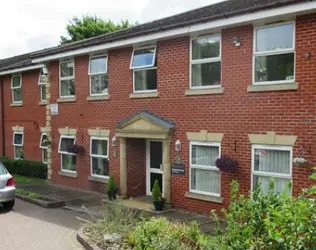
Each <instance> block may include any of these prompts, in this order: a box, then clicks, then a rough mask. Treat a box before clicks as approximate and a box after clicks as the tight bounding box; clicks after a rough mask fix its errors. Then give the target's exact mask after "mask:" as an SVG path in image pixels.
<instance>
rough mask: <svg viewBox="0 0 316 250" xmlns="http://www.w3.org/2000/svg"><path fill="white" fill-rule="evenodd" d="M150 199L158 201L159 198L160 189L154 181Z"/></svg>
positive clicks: (156, 181)
mask: <svg viewBox="0 0 316 250" xmlns="http://www.w3.org/2000/svg"><path fill="white" fill-rule="evenodd" d="M152 197H153V200H154V201H158V200H159V199H160V197H161V189H160V187H159V183H158V180H157V179H156V180H155V182H154V187H153V190H152Z"/></svg>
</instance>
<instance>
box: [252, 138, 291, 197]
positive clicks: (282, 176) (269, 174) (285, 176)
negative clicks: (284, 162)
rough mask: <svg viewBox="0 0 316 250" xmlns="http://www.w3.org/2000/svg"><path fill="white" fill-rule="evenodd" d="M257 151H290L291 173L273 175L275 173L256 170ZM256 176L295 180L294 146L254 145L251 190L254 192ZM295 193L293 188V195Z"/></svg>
mask: <svg viewBox="0 0 316 250" xmlns="http://www.w3.org/2000/svg"><path fill="white" fill-rule="evenodd" d="M256 149H267V150H277V151H289V152H290V173H289V174H282V173H273V172H263V171H256V170H255V157H254V156H255V150H256ZM254 175H255V176H263V177H275V178H279V179H287V180H290V181H292V180H293V147H292V146H270V145H259V144H252V145H251V190H253V184H254V182H253V181H254V180H253V179H254V178H253V177H254ZM292 192H293V188H291V194H292Z"/></svg>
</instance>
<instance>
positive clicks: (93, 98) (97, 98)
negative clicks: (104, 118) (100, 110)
mask: <svg viewBox="0 0 316 250" xmlns="http://www.w3.org/2000/svg"><path fill="white" fill-rule="evenodd" d="M109 99H110V96H108V95H101V96H88V97H87V98H86V100H87V101H88V102H94V101H105V100H109Z"/></svg>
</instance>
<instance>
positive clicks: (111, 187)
mask: <svg viewBox="0 0 316 250" xmlns="http://www.w3.org/2000/svg"><path fill="white" fill-rule="evenodd" d="M106 191H107V192H116V191H117V185H116V183H115V180H114V177H113V176H110V178H109V181H108V184H107V186H106Z"/></svg>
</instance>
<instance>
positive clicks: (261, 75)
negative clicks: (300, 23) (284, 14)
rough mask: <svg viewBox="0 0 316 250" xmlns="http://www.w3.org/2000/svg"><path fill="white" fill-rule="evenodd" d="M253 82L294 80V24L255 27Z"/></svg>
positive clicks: (287, 81) (285, 81) (288, 81)
mask: <svg viewBox="0 0 316 250" xmlns="http://www.w3.org/2000/svg"><path fill="white" fill-rule="evenodd" d="M254 33H255V34H254V39H255V41H254V76H253V77H254V79H253V81H254V84H274V83H276V84H278V83H293V82H294V81H295V65H294V64H295V24H294V22H291V23H282V24H277V25H275V24H274V25H269V26H264V27H260V28H255V31H254Z"/></svg>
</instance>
